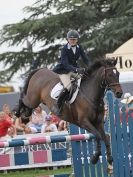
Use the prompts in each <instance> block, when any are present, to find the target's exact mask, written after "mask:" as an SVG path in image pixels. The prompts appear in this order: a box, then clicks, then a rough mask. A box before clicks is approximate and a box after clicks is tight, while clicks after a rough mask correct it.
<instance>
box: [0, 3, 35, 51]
mask: <svg viewBox="0 0 133 177" xmlns="http://www.w3.org/2000/svg"><path fill="white" fill-rule="evenodd" d="M34 2H36V0H0V29H1V28H2V27H3V25H7V24H12V23H17V22H20V21H21V20H22V19H23V18H25V17H28V13H25V12H24V11H23V8H24V7H25V6H31V5H32V4H33V3H34ZM7 49H8V48H7V46H6V45H2V46H0V53H2V52H5V51H6V50H7Z"/></svg>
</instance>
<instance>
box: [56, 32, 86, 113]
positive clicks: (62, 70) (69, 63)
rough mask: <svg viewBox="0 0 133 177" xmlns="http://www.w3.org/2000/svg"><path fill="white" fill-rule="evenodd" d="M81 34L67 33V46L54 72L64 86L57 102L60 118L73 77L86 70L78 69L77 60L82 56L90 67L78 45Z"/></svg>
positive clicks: (62, 51)
mask: <svg viewBox="0 0 133 177" xmlns="http://www.w3.org/2000/svg"><path fill="white" fill-rule="evenodd" d="M78 39H79V33H78V32H77V31H76V30H70V31H69V32H68V33H67V44H66V45H64V47H63V48H62V50H61V57H60V63H59V64H57V65H56V66H55V68H54V69H53V71H54V72H55V73H57V74H58V75H59V78H60V80H61V82H62V84H63V85H64V89H63V91H62V92H61V93H60V95H59V98H58V100H57V106H58V108H57V109H58V110H57V115H58V116H59V115H60V113H61V111H62V107H63V103H64V102H65V101H66V99H67V96H68V94H69V91H70V88H71V80H70V79H71V76H73V77H74V76H75V77H76V76H77V74H83V73H84V71H85V68H81V67H78V65H77V60H78V59H79V57H80V56H81V58H82V59H83V62H84V63H85V64H86V65H87V66H88V65H89V59H88V57H87V56H86V54H85V52H84V50H83V48H82V46H81V45H79V44H78Z"/></svg>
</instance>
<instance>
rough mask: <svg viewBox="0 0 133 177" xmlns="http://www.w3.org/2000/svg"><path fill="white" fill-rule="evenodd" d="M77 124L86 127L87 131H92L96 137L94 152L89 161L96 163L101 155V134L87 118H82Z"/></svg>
mask: <svg viewBox="0 0 133 177" xmlns="http://www.w3.org/2000/svg"><path fill="white" fill-rule="evenodd" d="M79 125H80V127H82V128H84V129H86V130H87V131H88V132H90V133H92V134H93V135H94V136H95V137H96V142H97V146H96V153H95V154H93V156H92V158H91V162H92V163H93V164H96V163H97V162H98V160H99V156H100V155H101V143H100V141H101V139H102V138H101V134H100V133H99V131H98V130H97V129H96V128H95V127H94V126H93V124H92V123H91V122H90V121H89V120H88V119H87V118H84V119H83V118H82V119H81V121H80V123H79Z"/></svg>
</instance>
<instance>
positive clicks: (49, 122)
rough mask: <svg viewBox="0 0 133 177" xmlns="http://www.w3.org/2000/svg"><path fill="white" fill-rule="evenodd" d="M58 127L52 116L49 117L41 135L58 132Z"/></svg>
mask: <svg viewBox="0 0 133 177" xmlns="http://www.w3.org/2000/svg"><path fill="white" fill-rule="evenodd" d="M57 131H58V130H57V127H56V125H55V124H54V123H53V122H52V116H51V115H47V116H46V119H45V123H44V124H43V126H42V129H41V133H46V132H57Z"/></svg>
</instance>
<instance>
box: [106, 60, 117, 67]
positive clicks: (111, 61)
mask: <svg viewBox="0 0 133 177" xmlns="http://www.w3.org/2000/svg"><path fill="white" fill-rule="evenodd" d="M107 64H109V65H112V66H115V65H116V64H117V60H116V59H108V60H107Z"/></svg>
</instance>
